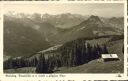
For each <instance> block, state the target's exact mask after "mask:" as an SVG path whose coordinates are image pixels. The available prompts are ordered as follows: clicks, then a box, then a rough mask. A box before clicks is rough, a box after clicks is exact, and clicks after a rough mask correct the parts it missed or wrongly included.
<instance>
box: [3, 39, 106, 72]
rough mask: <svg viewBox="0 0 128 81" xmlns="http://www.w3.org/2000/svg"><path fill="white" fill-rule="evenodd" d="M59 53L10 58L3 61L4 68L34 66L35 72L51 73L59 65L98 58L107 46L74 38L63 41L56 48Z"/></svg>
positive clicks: (76, 64) (68, 65)
mask: <svg viewBox="0 0 128 81" xmlns="http://www.w3.org/2000/svg"><path fill="white" fill-rule="evenodd" d="M56 51H57V52H58V53H59V54H56V53H53V54H52V55H49V56H47V58H46V56H45V54H43V53H41V54H40V56H39V57H38V58H36V57H35V58H33V59H30V58H20V59H19V58H15V59H13V58H10V59H8V60H6V61H5V62H4V69H12V68H13V69H16V68H21V67H36V72H37V73H52V72H54V71H56V70H57V68H59V67H75V66H79V65H82V64H85V63H88V62H89V61H91V60H94V59H98V58H100V57H101V54H103V53H104V54H107V53H108V49H107V46H106V45H105V44H104V45H99V44H95V45H92V44H90V43H88V42H86V41H85V40H74V41H71V42H67V43H65V44H64V45H63V46H61V47H60V48H58V49H57V50H56Z"/></svg>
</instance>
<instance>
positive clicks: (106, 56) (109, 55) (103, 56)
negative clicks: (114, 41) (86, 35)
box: [102, 54, 118, 59]
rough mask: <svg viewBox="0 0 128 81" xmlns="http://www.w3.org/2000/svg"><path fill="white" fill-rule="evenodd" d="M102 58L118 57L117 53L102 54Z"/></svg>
mask: <svg viewBox="0 0 128 81" xmlns="http://www.w3.org/2000/svg"><path fill="white" fill-rule="evenodd" d="M102 58H104V59H105V58H118V56H117V54H102Z"/></svg>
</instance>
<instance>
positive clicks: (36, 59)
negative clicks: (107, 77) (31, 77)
mask: <svg viewBox="0 0 128 81" xmlns="http://www.w3.org/2000/svg"><path fill="white" fill-rule="evenodd" d="M3 7H4V10H3V12H4V17H3V31H4V34H3V37H4V38H3V42H4V44H3V46H4V49H3V52H4V53H3V72H4V73H35V74H38V73H39V74H40V73H41V74H43V73H45V74H47V73H85V74H86V73H124V4H123V3H47V4H46V3H45V4H38V5H37V4H4V6H3Z"/></svg>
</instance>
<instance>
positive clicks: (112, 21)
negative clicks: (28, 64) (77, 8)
mask: <svg viewBox="0 0 128 81" xmlns="http://www.w3.org/2000/svg"><path fill="white" fill-rule="evenodd" d="M122 34H123V17H122V18H116V17H113V18H101V17H98V16H94V15H92V16H90V17H89V16H82V15H79V14H70V13H65V14H59V15H49V14H43V15H41V14H33V15H25V14H23V13H20V14H16V15H10V14H9V15H8V14H7V15H6V14H5V16H4V53H5V55H7V56H12V57H17V56H27V55H31V54H34V53H36V52H38V51H41V50H43V49H47V48H49V47H51V46H54V45H58V44H64V43H66V42H68V41H72V40H76V39H78V38H85V37H96V36H105V35H122Z"/></svg>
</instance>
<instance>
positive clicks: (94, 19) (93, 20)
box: [88, 15, 101, 22]
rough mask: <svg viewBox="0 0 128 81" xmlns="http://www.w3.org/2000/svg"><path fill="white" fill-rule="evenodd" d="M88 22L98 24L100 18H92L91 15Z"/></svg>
mask: <svg viewBox="0 0 128 81" xmlns="http://www.w3.org/2000/svg"><path fill="white" fill-rule="evenodd" d="M88 21H91V22H98V21H100V22H101V20H100V18H99V17H98V16H94V15H91V16H90V17H89V18H88Z"/></svg>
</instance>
